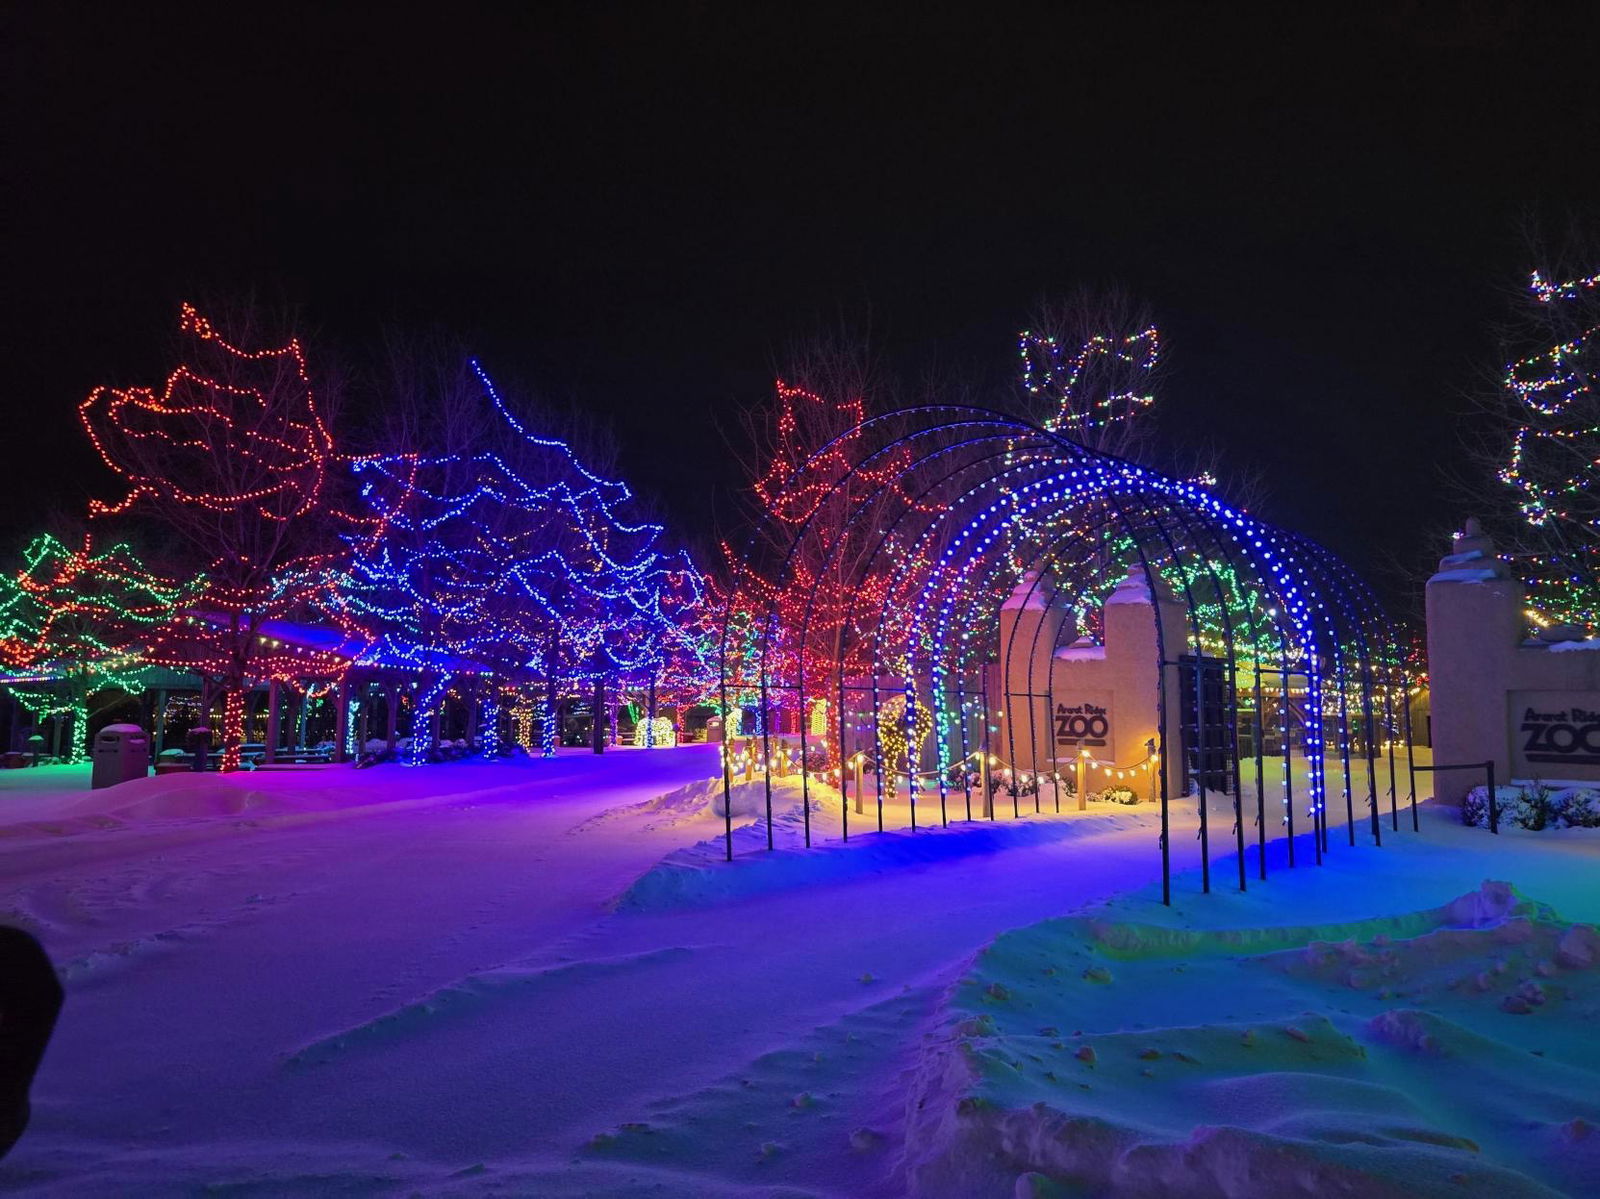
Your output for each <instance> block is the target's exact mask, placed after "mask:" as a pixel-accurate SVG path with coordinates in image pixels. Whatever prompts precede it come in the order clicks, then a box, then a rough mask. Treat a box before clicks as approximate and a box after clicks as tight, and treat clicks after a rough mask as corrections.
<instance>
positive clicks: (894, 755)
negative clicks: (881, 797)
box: [878, 695, 933, 799]
mask: <svg viewBox="0 0 1600 1199" xmlns="http://www.w3.org/2000/svg"><path fill="white" fill-rule="evenodd" d="M908 723H909V724H911V725H913V727H912V728H911V729H910V730H909V732H910V739H909V741H908V739H907V732H908V730H907V728H906V725H907V724H908ZM932 732H933V711H932V709H931V708H929V707H928V705H927V704H923V703H919V704H917V705H916V708H915V711H914V712H913V714H912V718H911V720H910V721H907V719H906V697H905V696H904V695H891V696H890V697H889V698H888V699H886V700H884V701H883V703H882V704H881V705H879V707H878V744H879V745H881V746H882V747H883V767H884V773H885V775H886V776H887V778H888V788H889V798H890V799H893V798H894V797H895V792H896V785H897V783H898V779H899V769H898V768H899V766H900V765H901V764H902V763H904V764H905V769H906V774H907V776H908V777H909V776H910V775H913V774H915V773H916V770H917V760H918V759H919V758H920V757H921V755H922V747H923V745H924V744H925V743H926V742H927V740H928V734H930V733H932Z"/></svg>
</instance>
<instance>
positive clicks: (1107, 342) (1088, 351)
mask: <svg viewBox="0 0 1600 1199" xmlns="http://www.w3.org/2000/svg"><path fill="white" fill-rule="evenodd" d="M1021 353H1022V385H1023V386H1024V387H1025V388H1027V389H1028V392H1029V393H1030V394H1032V395H1035V396H1048V397H1051V398H1053V399H1055V400H1056V401H1057V404H1058V408H1057V411H1056V414H1055V416H1054V417H1052V418H1051V419H1050V420H1048V421H1046V422H1045V424H1046V426H1047V427H1048V428H1050V429H1054V430H1058V431H1060V432H1062V433H1066V434H1068V435H1069V436H1074V437H1083V436H1085V435H1086V434H1090V433H1093V432H1094V431H1095V430H1101V429H1105V428H1107V427H1109V426H1111V425H1114V424H1117V423H1118V422H1120V421H1124V420H1127V419H1128V418H1129V417H1131V416H1132V415H1134V413H1136V412H1138V411H1139V409H1141V408H1147V407H1149V406H1150V405H1151V404H1153V403H1154V402H1155V395H1154V394H1153V393H1151V392H1149V391H1146V390H1144V389H1143V388H1139V387H1133V386H1129V385H1128V384H1130V383H1133V382H1137V381H1144V380H1147V378H1148V376H1149V375H1150V373H1151V372H1152V371H1153V370H1154V369H1155V366H1156V363H1157V361H1158V360H1159V359H1160V357H1161V338H1160V335H1159V333H1158V332H1157V330H1156V327H1155V326H1154V325H1151V326H1150V327H1149V328H1147V329H1144V330H1142V331H1141V332H1139V333H1135V334H1133V335H1132V336H1130V337H1120V338H1118V337H1107V336H1104V335H1103V334H1098V333H1097V334H1095V335H1094V336H1093V337H1091V338H1089V340H1088V341H1086V342H1084V343H1083V345H1081V346H1079V347H1078V349H1077V350H1076V351H1075V352H1073V353H1072V355H1071V356H1070V357H1068V355H1067V352H1066V351H1065V350H1064V349H1063V348H1062V346H1061V345H1060V343H1059V342H1057V341H1056V339H1055V338H1053V337H1042V336H1040V335H1038V334H1035V333H1026V332H1025V333H1023V335H1022V339H1021Z"/></svg>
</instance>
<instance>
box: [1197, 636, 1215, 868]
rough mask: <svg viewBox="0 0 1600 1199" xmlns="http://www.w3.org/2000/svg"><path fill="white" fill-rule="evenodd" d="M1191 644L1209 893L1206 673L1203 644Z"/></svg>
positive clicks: (1202, 834) (1203, 864) (1203, 863)
mask: <svg viewBox="0 0 1600 1199" xmlns="http://www.w3.org/2000/svg"><path fill="white" fill-rule="evenodd" d="M1194 640H1195V644H1194V751H1193V752H1194V785H1195V791H1196V792H1197V793H1198V795H1199V804H1200V891H1201V893H1202V894H1205V895H1209V894H1210V893H1211V836H1210V827H1209V824H1208V822H1207V819H1206V817H1207V813H1206V715H1205V712H1206V682H1205V678H1206V672H1205V657H1204V655H1203V647H1202V646H1201V644H1200V637H1199V634H1198V633H1197V634H1196V635H1195V639H1194Z"/></svg>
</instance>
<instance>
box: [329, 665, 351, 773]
mask: <svg viewBox="0 0 1600 1199" xmlns="http://www.w3.org/2000/svg"><path fill="white" fill-rule="evenodd" d="M334 696H335V701H334V702H336V703H337V704H338V708H337V709H336V710H335V711H334V714H333V760H334V761H335V762H344V761H348V760H349V757H350V755H349V754H348V753H347V752H346V751H345V743H346V742H347V741H349V739H350V683H349V681H348V680H346V679H340V680H339V689H338V690H337V691H335V692H334Z"/></svg>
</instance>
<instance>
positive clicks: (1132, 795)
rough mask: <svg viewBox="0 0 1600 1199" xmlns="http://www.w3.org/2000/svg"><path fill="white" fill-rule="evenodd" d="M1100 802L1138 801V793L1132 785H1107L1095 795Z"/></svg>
mask: <svg viewBox="0 0 1600 1199" xmlns="http://www.w3.org/2000/svg"><path fill="white" fill-rule="evenodd" d="M1095 798H1096V799H1098V800H1099V801H1100V802H1101V803H1122V804H1130V803H1138V802H1139V795H1138V793H1137V792H1136V791H1134V789H1133V788H1132V787H1107V788H1106V789H1105V790H1104V791H1102V792H1100V794H1099V795H1097V796H1095Z"/></svg>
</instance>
